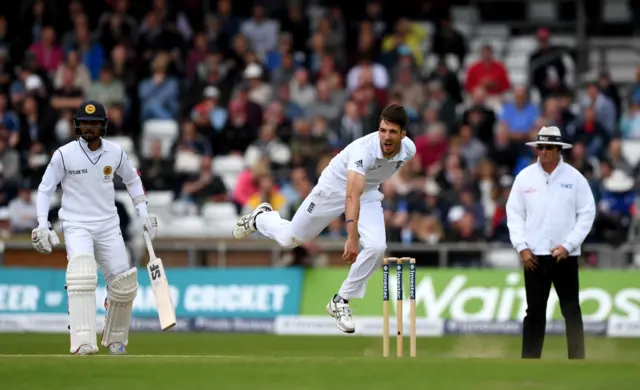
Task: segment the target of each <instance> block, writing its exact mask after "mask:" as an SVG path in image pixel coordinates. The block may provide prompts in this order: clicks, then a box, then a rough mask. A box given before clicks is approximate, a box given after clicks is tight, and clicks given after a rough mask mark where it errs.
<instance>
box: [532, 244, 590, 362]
mask: <svg viewBox="0 0 640 390" xmlns="http://www.w3.org/2000/svg"><path fill="white" fill-rule="evenodd" d="M524 282H525V289H526V292H527V315H526V316H525V318H524V323H523V328H522V358H525V359H539V358H540V356H541V355H542V345H543V344H544V335H545V328H546V313H547V301H548V300H549V293H550V292H551V284H552V283H553V286H554V287H555V289H556V293H557V294H558V300H559V302H560V309H561V311H562V316H563V317H564V321H565V326H566V332H567V349H568V355H569V359H584V358H585V352H584V328H583V325H582V311H581V310H580V300H579V296H578V291H579V281H578V258H577V257H575V256H570V257H568V258H566V259H564V260H560V261H556V259H554V258H553V257H551V256H538V266H537V267H536V269H534V270H526V269H525V271H524Z"/></svg>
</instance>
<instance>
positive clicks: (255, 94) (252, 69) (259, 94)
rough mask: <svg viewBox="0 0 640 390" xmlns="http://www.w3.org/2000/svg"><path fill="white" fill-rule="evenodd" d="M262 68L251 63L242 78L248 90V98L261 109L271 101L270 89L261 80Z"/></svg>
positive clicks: (271, 90)
mask: <svg viewBox="0 0 640 390" xmlns="http://www.w3.org/2000/svg"><path fill="white" fill-rule="evenodd" d="M262 77H263V75H262V67H261V66H260V65H257V64H254V63H251V64H249V65H247V67H246V68H245V70H244V78H245V79H246V81H247V85H248V88H249V98H250V99H251V100H252V101H253V102H255V103H257V104H259V105H260V106H262V107H263V108H264V107H265V106H266V105H267V104H268V103H269V102H270V101H271V98H272V95H273V89H272V87H271V86H270V85H269V84H267V83H265V82H264V80H263V79H262Z"/></svg>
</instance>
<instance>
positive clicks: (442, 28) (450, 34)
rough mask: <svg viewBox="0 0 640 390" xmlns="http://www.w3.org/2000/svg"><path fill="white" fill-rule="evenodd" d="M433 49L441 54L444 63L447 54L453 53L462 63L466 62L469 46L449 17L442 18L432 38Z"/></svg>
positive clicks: (440, 57)
mask: <svg viewBox="0 0 640 390" xmlns="http://www.w3.org/2000/svg"><path fill="white" fill-rule="evenodd" d="M431 50H432V51H433V52H434V53H435V54H437V55H438V56H439V59H440V61H442V63H444V57H445V55H446V54H453V55H454V56H456V57H457V58H458V62H459V63H460V64H464V58H465V56H466V54H467V47H466V43H465V40H464V37H463V36H462V34H460V33H459V32H458V31H457V30H456V29H455V28H453V25H452V24H451V20H450V19H449V18H442V19H441V20H440V24H439V25H438V27H437V29H436V31H435V34H433V38H432V40H431Z"/></svg>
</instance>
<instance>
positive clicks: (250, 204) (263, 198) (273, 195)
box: [243, 175, 289, 218]
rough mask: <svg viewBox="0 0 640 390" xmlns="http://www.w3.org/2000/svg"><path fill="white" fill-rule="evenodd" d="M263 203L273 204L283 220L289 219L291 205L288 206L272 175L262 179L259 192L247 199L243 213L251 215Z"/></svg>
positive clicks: (259, 182) (259, 183)
mask: <svg viewBox="0 0 640 390" xmlns="http://www.w3.org/2000/svg"><path fill="white" fill-rule="evenodd" d="M263 202H269V203H271V205H272V206H273V209H274V210H275V211H277V212H278V213H280V216H282V218H289V205H288V204H287V198H285V197H284V195H282V194H281V193H280V191H279V190H278V188H277V187H276V185H275V183H274V181H273V177H272V176H271V175H264V176H262V177H260V180H259V181H258V191H257V192H256V193H254V194H253V195H251V196H250V197H249V199H247V203H245V205H244V209H243V213H250V212H251V211H252V210H254V209H255V208H256V207H258V205H259V204H260V203H263Z"/></svg>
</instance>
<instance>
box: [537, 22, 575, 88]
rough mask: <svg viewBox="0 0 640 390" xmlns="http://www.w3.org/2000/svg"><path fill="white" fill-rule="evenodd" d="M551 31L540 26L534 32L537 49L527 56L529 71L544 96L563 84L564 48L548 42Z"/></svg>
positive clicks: (564, 70) (564, 73) (564, 69)
mask: <svg viewBox="0 0 640 390" xmlns="http://www.w3.org/2000/svg"><path fill="white" fill-rule="evenodd" d="M550 37H551V32H550V31H549V29H547V28H544V27H541V28H540V29H538V32H537V33H536V38H537V39H538V49H537V50H535V51H534V52H533V53H532V54H531V56H530V57H529V72H530V73H531V75H532V80H533V85H534V86H535V87H536V88H537V89H538V92H539V93H540V96H542V98H546V97H547V96H549V95H550V94H551V93H553V92H557V91H559V90H560V89H561V88H562V87H564V86H565V75H566V72H567V70H566V68H565V65H564V62H563V60H562V56H563V55H564V50H563V49H562V48H559V47H556V46H553V45H552V44H551V43H550Z"/></svg>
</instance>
